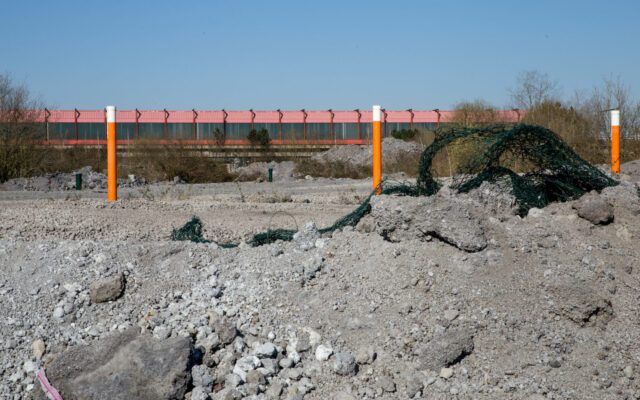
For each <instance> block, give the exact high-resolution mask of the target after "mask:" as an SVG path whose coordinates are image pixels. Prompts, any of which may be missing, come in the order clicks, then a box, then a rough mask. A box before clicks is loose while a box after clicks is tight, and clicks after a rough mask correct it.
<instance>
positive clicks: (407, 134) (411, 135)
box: [391, 129, 419, 141]
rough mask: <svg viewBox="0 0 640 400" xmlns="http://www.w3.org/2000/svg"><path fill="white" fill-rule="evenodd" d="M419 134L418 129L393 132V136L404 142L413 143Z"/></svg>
mask: <svg viewBox="0 0 640 400" xmlns="http://www.w3.org/2000/svg"><path fill="white" fill-rule="evenodd" d="M418 133H419V132H418V130H417V129H400V130H399V131H396V130H394V131H393V132H391V136H392V137H394V138H396V139H400V140H404V141H412V140H414V139H415V138H416V137H417V136H418Z"/></svg>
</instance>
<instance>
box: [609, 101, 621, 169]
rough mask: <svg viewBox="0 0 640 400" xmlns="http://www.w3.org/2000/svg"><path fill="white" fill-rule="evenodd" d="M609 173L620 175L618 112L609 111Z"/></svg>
mask: <svg viewBox="0 0 640 400" xmlns="http://www.w3.org/2000/svg"><path fill="white" fill-rule="evenodd" d="M611 172H612V173H614V174H619V173H620V110H611Z"/></svg>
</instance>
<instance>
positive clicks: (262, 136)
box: [247, 128, 271, 147]
mask: <svg viewBox="0 0 640 400" xmlns="http://www.w3.org/2000/svg"><path fill="white" fill-rule="evenodd" d="M247 140H248V141H249V143H251V145H252V146H262V147H267V146H269V144H271V138H270V137H269V131H267V130H266V129H264V128H262V129H260V130H256V129H252V130H251V132H249V135H247Z"/></svg>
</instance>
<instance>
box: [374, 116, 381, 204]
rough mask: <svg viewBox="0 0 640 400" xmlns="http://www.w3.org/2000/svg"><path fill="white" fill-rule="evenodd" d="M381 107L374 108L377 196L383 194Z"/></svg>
mask: <svg viewBox="0 0 640 400" xmlns="http://www.w3.org/2000/svg"><path fill="white" fill-rule="evenodd" d="M380 114H381V112H380V106H373V121H372V125H373V126H372V127H373V142H372V144H373V190H374V191H375V194H376V195H379V194H380V193H382V186H381V185H380V183H381V182H382V129H381V128H382V124H381V122H380Z"/></svg>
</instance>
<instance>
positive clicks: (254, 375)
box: [246, 370, 267, 385]
mask: <svg viewBox="0 0 640 400" xmlns="http://www.w3.org/2000/svg"><path fill="white" fill-rule="evenodd" d="M246 382H247V383H251V384H256V385H264V384H266V383H267V380H266V379H265V378H264V375H262V374H261V373H260V372H259V371H256V370H253V371H249V372H247V380H246Z"/></svg>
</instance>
